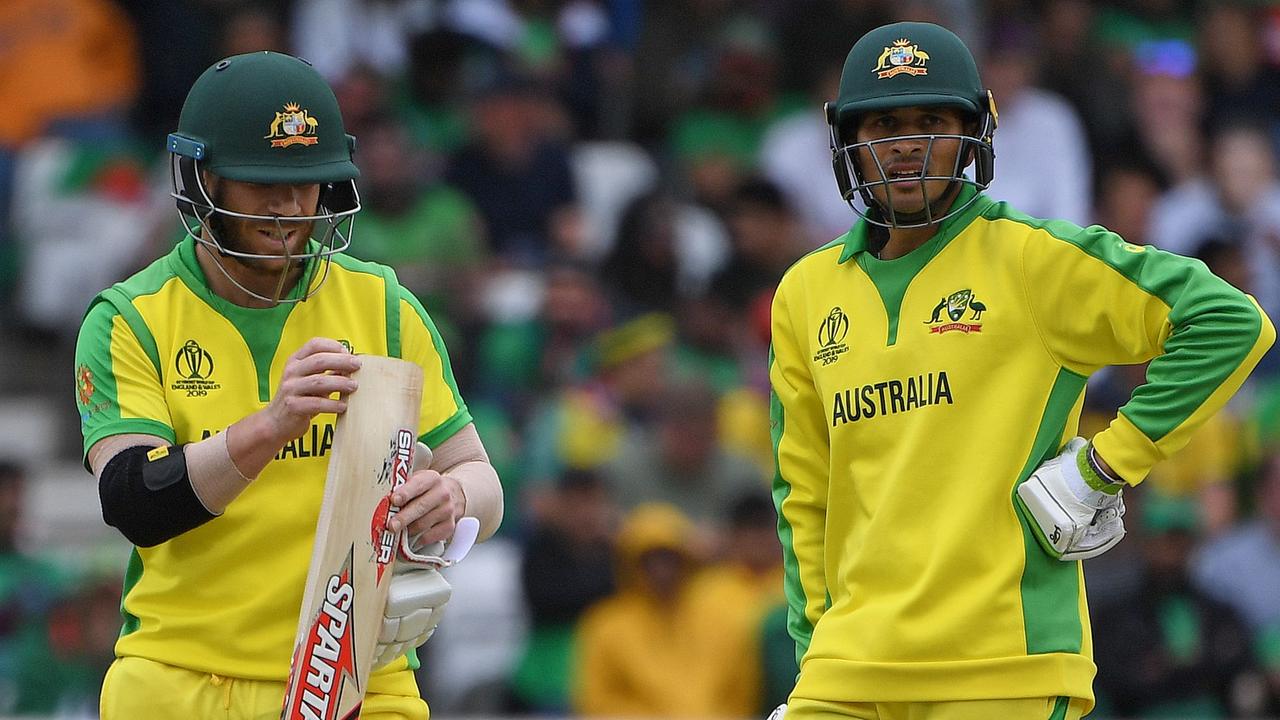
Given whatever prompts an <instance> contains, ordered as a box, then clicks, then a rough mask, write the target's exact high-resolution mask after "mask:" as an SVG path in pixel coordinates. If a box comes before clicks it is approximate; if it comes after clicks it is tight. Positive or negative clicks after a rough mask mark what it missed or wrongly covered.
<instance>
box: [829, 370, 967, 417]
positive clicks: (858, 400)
mask: <svg viewBox="0 0 1280 720" xmlns="http://www.w3.org/2000/svg"><path fill="white" fill-rule="evenodd" d="M943 403H946V404H947V405H954V404H955V401H954V399H953V398H952V396H951V381H950V380H948V379H947V371H946V370H942V371H939V372H936V373H933V372H928V373H924V374H922V375H914V376H912V377H908V378H907V379H905V380H898V379H893V380H881V381H880V382H877V383H872V384H867V385H861V386H858V387H854V388H845V389H844V390H837V391H836V393H835V398H834V399H833V401H832V404H831V427H835V426H837V425H840V424H841V423H850V422H856V421H858V420H862V419H864V418H865V419H869V418H873V417H875V416H876V415H880V416H884V415H893V414H895V413H900V412H908V411H910V410H915V409H917V408H922V407H927V406H929V405H941V404H943Z"/></svg>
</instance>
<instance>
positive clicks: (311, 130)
mask: <svg viewBox="0 0 1280 720" xmlns="http://www.w3.org/2000/svg"><path fill="white" fill-rule="evenodd" d="M319 126H320V123H319V122H317V121H316V119H315V118H313V117H311V114H310V113H308V112H307V110H306V108H303V107H299V106H298V103H285V106H284V112H277V113H276V118H275V120H272V121H271V126H270V127H269V128H268V130H267V134H266V135H263V136H262V138H263V139H264V140H270V141H271V147H288V146H290V145H315V144H316V143H318V142H320V138H318V137H316V128H318V127H319Z"/></svg>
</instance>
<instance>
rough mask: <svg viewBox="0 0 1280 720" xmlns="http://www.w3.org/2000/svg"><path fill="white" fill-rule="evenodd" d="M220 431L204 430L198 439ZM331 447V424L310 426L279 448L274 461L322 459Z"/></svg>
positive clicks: (313, 424)
mask: <svg viewBox="0 0 1280 720" xmlns="http://www.w3.org/2000/svg"><path fill="white" fill-rule="evenodd" d="M220 432H222V431H221V430H209V429H207V428H206V429H205V430H203V431H202V432H201V434H200V439H201V440H203V439H205V438H207V437H212V436H213V435H214V434H215V433H220ZM332 447H333V423H325V424H323V425H318V424H315V423H312V424H311V429H310V430H308V431H307V432H304V433H302V434H301V435H299V436H298V437H296V438H294V439H292V440H290V441H289V442H287V443H285V444H284V447H283V448H280V452H278V453H276V460H287V459H290V458H309V457H324V456H325V455H328V454H329V449H330V448H332Z"/></svg>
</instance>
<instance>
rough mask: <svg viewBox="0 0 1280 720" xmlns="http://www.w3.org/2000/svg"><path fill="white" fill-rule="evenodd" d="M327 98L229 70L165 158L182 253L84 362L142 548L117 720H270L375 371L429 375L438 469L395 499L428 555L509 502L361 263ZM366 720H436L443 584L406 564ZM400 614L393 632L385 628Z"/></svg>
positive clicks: (93, 441) (115, 302) (106, 494)
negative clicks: (335, 482)
mask: <svg viewBox="0 0 1280 720" xmlns="http://www.w3.org/2000/svg"><path fill="white" fill-rule="evenodd" d="M353 147H354V138H352V137H350V136H348V135H347V134H346V133H345V132H344V130H343V124H342V116H341V114H340V112H339V109H338V104H337V100H336V99H335V97H334V94H333V91H332V90H331V89H330V88H329V86H328V85H327V84H326V83H325V81H324V80H323V79H322V78H321V77H320V75H319V74H318V73H317V72H316V71H315V70H314V69H313V68H312V67H311V66H310V64H308V63H307V62H306V61H304V60H301V59H299V58H295V57H291V56H288V55H281V54H277V53H270V52H260V53H251V54H246V55H237V56H233V57H229V58H226V59H224V60H221V61H219V62H218V63H217V64H215V65H213V66H212V67H210V68H209V69H208V70H206V71H205V72H204V74H202V75H201V76H200V77H199V78H198V79H197V80H196V82H195V84H194V85H193V86H192V88H191V91H190V93H189V94H188V96H187V99H186V102H185V103H184V105H183V108H182V114H181V117H180V119H179V123H178V130H177V131H176V132H174V133H173V134H171V135H170V136H169V138H168V149H169V151H170V153H171V167H172V170H173V174H172V177H173V180H174V190H173V197H174V199H175V200H176V202H177V205H178V209H179V211H180V213H181V216H182V219H183V222H184V224H185V225H186V227H187V229H188V231H189V233H188V235H187V236H186V237H185V238H184V239H183V240H181V241H180V242H179V243H178V244H177V246H176V247H175V248H174V249H173V250H172V251H171V252H169V253H168V254H166V255H165V256H163V257H161V258H159V259H158V260H156V261H155V262H153V263H152V264H151V265H150V266H148V267H147V268H145V269H144V270H142V271H141V272H139V273H137V274H136V275H134V276H133V277H130V278H128V279H127V280H125V281H123V282H121V283H117V284H116V285H114V286H112V287H110V288H108V289H106V290H104V291H103V292H101V293H100V294H99V295H98V296H97V297H96V298H94V300H93V301H92V303H91V305H90V307H89V309H88V311H87V313H86V315H85V319H84V322H83V324H82V326H81V329H80V334H79V339H78V342H77V344H76V401H77V406H78V409H79V411H80V419H81V429H82V433H83V435H84V463H85V467H86V468H87V469H88V470H90V471H91V472H92V473H93V474H94V476H95V478H96V479H97V482H98V488H99V496H100V498H101V503H102V514H103V518H104V520H105V521H106V522H107V523H108V524H110V525H112V526H114V527H115V528H117V529H118V530H119V531H120V532H121V533H122V534H123V535H124V536H125V537H126V538H128V539H129V540H130V541H131V542H132V543H133V544H134V546H135V548H134V551H133V554H132V556H131V558H130V560H129V564H128V568H127V569H126V571H125V576H124V589H123V597H122V599H121V608H120V609H121V615H122V616H123V619H124V626H123V628H122V630H121V633H120V638H119V640H118V641H117V642H116V646H115V654H116V660H115V662H114V663H113V664H112V665H111V667H110V669H109V670H108V671H107V675H106V678H105V679H104V681H103V686H102V696H101V716H102V718H104V720H126V719H132V718H144V717H145V718H156V719H157V720H164V719H168V718H173V719H177V720H198V719H200V718H213V717H217V718H262V717H276V716H278V715H279V713H280V711H281V707H282V705H283V698H284V692H285V687H284V680H285V678H286V676H287V674H288V670H289V663H290V655H291V652H292V649H293V640H294V632H295V630H296V628H297V621H298V612H299V608H300V607H301V603H302V592H303V588H304V584H305V579H306V574H307V568H308V565H309V562H310V557H311V549H312V545H313V540H314V535H315V527H316V520H317V516H318V513H319V509H320V503H321V498H322V495H323V489H324V480H325V475H326V470H327V463H328V457H329V454H330V450H331V448H332V445H333V434H334V423H335V421H336V416H337V415H338V414H339V413H342V412H343V411H344V410H345V409H346V400H345V395H346V394H348V393H351V392H353V391H355V390H356V381H355V380H354V379H353V378H352V377H351V375H352V373H353V372H354V371H355V370H356V369H357V368H359V366H360V362H361V357H360V356H361V354H373V355H388V356H392V357H399V358H403V359H405V360H409V361H412V362H415V363H417V364H419V365H420V366H422V368H423V370H424V371H425V385H424V390H423V397H422V409H421V414H420V419H419V430H420V432H421V434H420V436H419V440H420V441H421V442H422V443H423V444H425V445H426V446H428V447H430V448H431V450H432V451H433V456H432V460H431V462H430V466H429V467H427V468H420V469H417V470H416V471H415V472H414V473H413V475H412V476H411V477H410V479H409V481H407V482H406V483H405V485H404V486H403V487H402V488H401V489H400V490H398V491H397V493H396V494H395V495H394V496H393V498H392V500H393V502H395V503H396V504H398V505H400V506H401V507H402V510H401V511H400V513H399V514H398V515H397V517H396V518H395V519H393V520H392V521H391V524H392V525H393V527H394V529H397V530H399V529H401V528H404V529H406V530H407V532H410V533H412V534H414V535H415V536H416V537H417V540H418V542H420V543H423V544H426V543H435V542H439V541H443V540H445V539H447V538H449V537H450V536H451V535H452V533H453V529H454V527H455V524H456V523H457V522H458V520H459V519H461V518H462V517H463V516H469V517H474V518H476V519H477V520H478V521H479V523H480V527H481V537H482V538H483V537H488V536H490V535H492V534H493V532H494V530H495V529H496V528H497V525H498V523H499V521H500V519H501V515H502V491H501V486H500V484H499V482H498V477H497V474H496V473H495V472H494V470H493V468H492V466H491V465H490V464H489V461H488V457H487V455H486V453H485V450H484V446H483V444H482V443H481V441H480V438H479V436H478V435H477V434H476V431H475V428H474V426H473V425H472V423H471V416H470V413H469V412H468V410H467V407H466V404H465V403H464V402H463V400H462V397H461V396H460V394H459V393H458V390H457V387H456V384H455V383H454V379H453V373H452V370H451V369H450V365H449V358H448V354H447V352H446V351H445V347H444V344H443V343H442V342H441V340H440V336H439V333H438V332H436V329H435V326H434V324H433V323H432V321H431V318H430V316H429V315H428V314H427V312H426V310H425V309H424V308H423V307H422V305H421V303H419V302H418V300H417V298H415V297H414V296H413V295H412V294H410V293H409V292H407V291H406V290H404V288H403V287H401V285H400V284H399V283H398V282H397V280H396V277H395V274H394V273H393V272H392V271H391V270H390V269H389V268H386V267H384V266H381V265H376V264H372V263H366V262H362V261H359V260H356V259H354V258H352V257H351V256H349V255H347V254H345V253H344V252H343V251H344V250H345V249H346V248H347V246H348V244H349V243H350V239H351V236H350V230H351V223H350V218H351V217H352V216H353V215H354V214H355V213H356V212H357V211H358V210H359V209H360V202H359V196H358V194H357V192H356V187H355V178H356V176H357V175H358V171H357V169H356V167H355V165H354V164H353V163H352V159H351V153H352V149H353ZM396 567H397V569H396V571H395V574H394V577H393V580H392V582H391V590H390V593H391V597H392V598H393V599H394V600H395V602H394V603H392V602H389V603H388V606H387V607H388V611H387V612H388V613H389V616H388V617H387V618H386V621H387V622H386V623H384V632H385V629H386V628H388V627H392V626H399V627H400V630H401V632H402V634H401V635H398V636H392V635H386V636H384V637H380V638H379V643H378V657H377V658H376V660H375V668H374V670H373V673H372V675H371V677H370V680H369V686H368V687H369V692H368V695H367V696H366V698H365V702H364V706H363V710H362V713H363V714H362V717H364V718H365V719H366V720H392V719H396V720H426V718H427V715H428V711H427V706H426V703H425V702H423V700H422V699H421V697H420V696H419V693H418V689H417V685H416V683H415V680H414V677H413V670H414V669H415V668H416V667H417V665H418V661H417V657H416V655H415V653H414V649H415V648H416V647H417V646H418V645H420V644H421V643H422V642H423V641H425V640H426V638H427V637H428V636H429V635H430V633H431V631H432V630H433V628H434V626H435V623H436V622H438V620H439V616H440V614H439V612H438V611H439V609H440V608H441V607H442V605H443V603H444V602H445V601H446V600H447V599H448V597H449V587H448V584H447V583H445V582H444V581H443V579H442V578H441V577H440V575H439V573H437V572H436V571H434V570H429V569H421V570H416V569H415V570H409V569H407V568H403V567H400V565H399V563H397V566H396ZM393 607H394V608H397V609H399V612H394V611H392V610H391V609H390V608H393Z"/></svg>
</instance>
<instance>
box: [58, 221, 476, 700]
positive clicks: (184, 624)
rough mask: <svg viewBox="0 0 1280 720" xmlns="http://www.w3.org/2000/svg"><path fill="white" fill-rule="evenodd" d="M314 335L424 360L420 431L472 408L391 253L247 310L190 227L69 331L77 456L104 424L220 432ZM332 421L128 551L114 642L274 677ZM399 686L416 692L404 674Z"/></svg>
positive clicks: (181, 660) (261, 402)
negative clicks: (210, 266) (164, 533)
mask: <svg viewBox="0 0 1280 720" xmlns="http://www.w3.org/2000/svg"><path fill="white" fill-rule="evenodd" d="M319 280H320V279H319V278H316V279H314V280H313V282H318V281H319ZM317 336H320V337H329V338H334V339H336V340H339V341H340V342H342V343H343V344H344V345H347V346H348V347H349V348H350V349H351V350H352V351H353V352H356V353H365V354H371V355H389V356H392V357H401V358H404V359H406V360H411V361H413V362H416V363H418V364H419V365H421V366H422V367H423V369H424V370H425V385H424V388H423V395H422V414H421V419H420V421H419V430H420V432H421V433H422V435H421V439H422V440H423V441H424V442H425V443H426V444H427V445H428V446H436V445H439V444H440V442H442V441H443V440H445V439H447V438H448V437H450V436H451V435H452V434H453V433H455V432H456V431H458V430H459V429H461V428H462V427H464V426H465V425H466V424H467V423H469V422H470V421H471V417H470V414H469V413H468V411H467V408H466V406H465V405H464V404H463V401H462V398H461V397H460V396H459V394H458V391H457V388H456V385H455V383H454V379H453V373H452V370H451V369H450V367H449V359H448V356H447V354H446V352H445V348H444V345H443V343H442V342H441V340H440V336H439V333H438V332H437V331H436V329H435V326H434V325H433V324H432V322H431V319H430V317H428V315H427V313H426V311H425V310H423V308H422V305H421V304H420V303H419V302H418V301H417V300H416V299H415V298H414V297H413V295H411V294H410V293H409V292H408V291H406V290H405V289H404V288H402V287H401V286H400V285H399V283H397V281H396V278H395V275H394V273H393V272H392V271H391V270H390V269H389V268H386V267H383V266H381V265H375V264H372V263H366V262H361V261H358V260H355V259H353V258H351V257H348V256H345V255H337V256H335V257H334V259H333V263H332V265H331V268H330V271H329V275H328V278H327V280H325V285H324V287H322V288H321V289H320V290H319V292H318V293H317V294H315V295H314V296H313V297H311V298H310V299H308V300H306V301H305V302H298V303H287V304H281V305H278V306H276V307H273V308H268V309H251V308H245V307H240V306H237V305H233V304H231V303H229V302H227V301H226V300H224V299H222V298H221V297H218V296H216V295H214V294H213V293H212V292H210V290H209V288H208V286H207V285H206V283H205V281H204V276H203V273H202V271H201V269H200V267H199V265H198V264H197V262H196V255H195V242H194V240H193V239H192V238H190V237H188V238H186V239H185V240H184V241H183V242H182V243H180V244H179V245H178V247H177V248H175V249H174V251H173V252H171V253H169V254H168V255H166V256H165V257H162V258H160V259H158V260H156V261H155V262H154V263H152V264H151V265H150V266H149V267H147V268H146V269H144V270H143V271H141V272H139V273H138V274H136V275H134V276H133V277H131V278H129V279H128V280H126V281H124V282H122V283H119V284H117V285H115V286H113V287H111V288H109V289H107V290H105V291H104V292H102V293H101V294H100V295H98V296H97V298H95V299H94V301H93V303H92V304H91V305H90V307H89V310H88V313H87V315H86V317H85V320H84V325H83V327H82V328H81V331H80V337H79V340H78V342H77V345H76V367H77V370H76V373H77V391H78V392H77V401H78V406H79V410H80V417H81V428H82V431H83V434H84V449H85V453H86V455H87V453H88V450H89V448H90V447H92V446H93V444H94V443H96V442H97V441H99V440H101V439H103V438H105V437H108V436H111V435H118V434H123V433H147V434H150V435H156V436H159V437H161V438H164V439H166V440H168V441H170V442H172V443H175V444H185V443H190V442H195V441H199V440H201V439H202V438H206V437H209V435H210V434H212V433H216V432H221V431H222V430H224V429H225V428H227V427H228V426H230V425H231V424H232V423H234V422H236V421H238V420H240V419H241V418H243V417H245V416H246V415H249V414H250V413H253V412H255V411H258V410H261V409H262V408H264V407H266V405H267V404H268V402H269V401H270V399H271V397H272V395H273V393H274V392H275V389H276V387H277V385H278V384H279V381H280V375H281V372H282V371H283V369H284V365H285V362H286V361H287V360H288V358H289V356H290V355H292V354H293V353H294V352H295V351H296V350H297V349H298V348H299V347H301V346H302V345H303V344H304V343H305V342H306V341H307V340H309V339H311V338H312V337H317ZM334 421H335V417H334V416H333V415H332V414H325V415H318V416H316V418H315V419H314V420H313V423H312V425H311V428H310V430H309V431H307V432H305V433H303V435H302V437H300V438H298V439H296V440H293V441H291V442H289V443H288V444H287V445H285V447H284V448H283V449H282V450H281V451H280V453H279V454H278V455H277V456H276V458H275V460H274V461H273V462H271V463H269V464H268V465H267V467H266V469H265V470H263V471H262V473H261V474H260V475H259V476H258V477H257V479H255V480H254V481H253V482H252V483H250V484H249V485H248V487H247V488H246V489H245V491H244V492H243V493H242V494H241V495H240V496H239V497H237V498H236V499H235V500H233V501H232V502H231V503H230V505H229V506H228V507H227V509H226V511H225V512H224V513H223V514H222V515H220V516H218V517H216V518H214V519H213V520H211V521H209V522H208V523H206V524H204V525H202V526H200V527H198V528H195V529H194V530H190V531H188V532H186V533H183V534H181V535H179V536H178V537H175V538H173V539H171V540H169V541H167V542H164V543H161V544H160V545H158V546H156V547H150V548H136V549H135V550H134V552H133V555H132V557H131V559H130V561H129V565H128V569H127V571H126V575H125V583H124V597H123V601H122V604H121V612H122V614H123V616H124V627H123V630H122V631H121V635H120V639H119V641H118V642H117V643H116V654H117V655H119V656H140V657H145V658H149V659H152V660H157V661H160V662H164V663H169V664H172V665H177V666H181V667H185V668H190V669H192V670H197V671H202V672H209V673H213V674H218V675H227V676H232V677H241V678H251V679H262V680H283V679H285V677H286V675H287V673H288V669H289V658H290V653H291V651H292V649H293V640H294V633H295V632H296V630H297V626H298V613H299V608H300V607H301V605H302V591H303V585H304V582H305V579H306V574H307V567H308V565H309V563H310V559H311V549H312V544H313V540H314V538H315V530H316V518H317V516H318V514H319V510H320V502H321V497H322V494H323V486H324V479H325V475H326V472H327V468H328V455H329V451H330V448H331V446H332V444H333V428H334ZM411 655H412V654H411ZM409 662H410V663H411V664H414V666H416V662H417V661H416V658H413V657H411V658H410V660H409ZM405 667H406V664H405V661H404V660H400V661H396V662H394V663H392V664H391V665H389V666H387V667H386V668H383V669H382V670H380V671H378V672H377V673H375V676H376V677H375V678H374V679H373V680H371V683H370V691H371V692H397V688H400V689H401V690H403V689H404V688H403V687H402V686H403V675H407V673H404V674H402V677H400V678H398V679H392V678H389V677H387V676H388V674H389V673H393V672H395V671H397V670H403V669H405ZM407 691H408V692H416V691H415V690H414V689H413V687H412V683H411V682H410V684H409V686H408V689H407Z"/></svg>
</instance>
